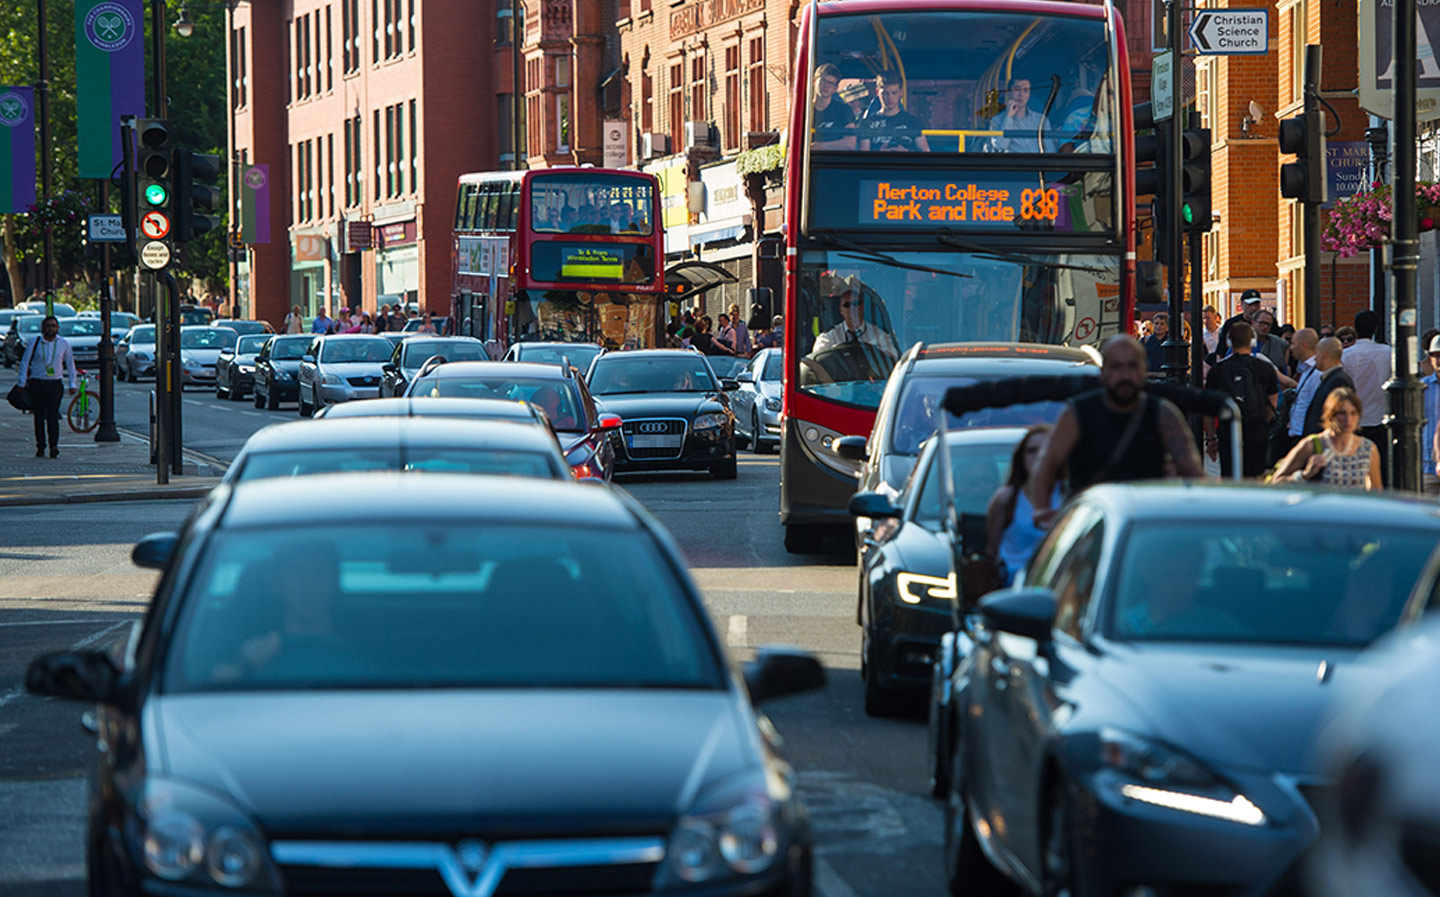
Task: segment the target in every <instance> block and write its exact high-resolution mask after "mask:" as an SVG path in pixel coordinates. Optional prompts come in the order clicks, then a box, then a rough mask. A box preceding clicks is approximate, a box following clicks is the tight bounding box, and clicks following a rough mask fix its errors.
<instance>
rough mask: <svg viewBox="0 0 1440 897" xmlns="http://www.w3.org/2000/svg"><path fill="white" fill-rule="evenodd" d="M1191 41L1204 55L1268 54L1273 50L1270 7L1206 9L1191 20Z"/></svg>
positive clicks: (1197, 51) (1196, 49)
mask: <svg viewBox="0 0 1440 897" xmlns="http://www.w3.org/2000/svg"><path fill="white" fill-rule="evenodd" d="M1190 44H1191V46H1193V47H1194V48H1195V52H1196V53H1199V54H1200V55H1201V56H1264V55H1265V54H1266V53H1267V52H1269V50H1270V10H1268V9H1202V10H1200V11H1199V12H1197V13H1195V21H1194V22H1192V23H1190Z"/></svg>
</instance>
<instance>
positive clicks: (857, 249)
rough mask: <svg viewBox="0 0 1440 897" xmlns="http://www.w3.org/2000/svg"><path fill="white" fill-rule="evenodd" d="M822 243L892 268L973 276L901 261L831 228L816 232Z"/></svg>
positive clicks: (954, 275)
mask: <svg viewBox="0 0 1440 897" xmlns="http://www.w3.org/2000/svg"><path fill="white" fill-rule="evenodd" d="M816 236H818V237H819V238H820V241H821V242H822V243H829V244H831V245H832V246H839V247H840V248H841V249H844V250H847V251H849V252H854V253H857V254H859V255H861V256H864V257H865V258H868V259H871V260H873V261H877V262H883V263H885V264H886V265H890V266H891V267H894V268H904V269H906V270H907V271H920V272H923V273H925V274H945V275H948V276H950V277H974V276H975V275H973V274H966V273H964V272H961V271H946V270H945V269H944V268H932V267H930V266H929V265H917V264H915V263H913V262H902V261H900V260H899V259H897V258H896V257H895V256H893V255H891V254H889V253H888V252H881V251H880V250H878V249H871V248H869V247H868V246H861V245H860V244H858V243H851V242H850V241H849V240H847V239H845V238H844V237H842V236H840V235H839V234H837V233H835V232H834V231H833V230H822V231H818V232H817V233H816Z"/></svg>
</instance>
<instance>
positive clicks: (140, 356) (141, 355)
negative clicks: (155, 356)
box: [130, 351, 150, 361]
mask: <svg viewBox="0 0 1440 897" xmlns="http://www.w3.org/2000/svg"><path fill="white" fill-rule="evenodd" d="M130 354H131V355H132V356H133V357H134V358H135V360H136V361H149V360H150V353H149V352H135V351H131V353H130Z"/></svg>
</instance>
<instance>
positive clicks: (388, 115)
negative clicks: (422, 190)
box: [385, 106, 396, 199]
mask: <svg viewBox="0 0 1440 897" xmlns="http://www.w3.org/2000/svg"><path fill="white" fill-rule="evenodd" d="M395 192H396V191H395V107H394V106H386V107H385V196H386V198H387V199H388V198H389V197H391V196H394V195H395Z"/></svg>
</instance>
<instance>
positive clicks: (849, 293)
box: [810, 290, 900, 358]
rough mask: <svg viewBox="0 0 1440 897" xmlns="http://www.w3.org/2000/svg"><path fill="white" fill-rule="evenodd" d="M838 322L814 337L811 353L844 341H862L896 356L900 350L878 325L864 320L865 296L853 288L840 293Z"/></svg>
mask: <svg viewBox="0 0 1440 897" xmlns="http://www.w3.org/2000/svg"><path fill="white" fill-rule="evenodd" d="M840 318H841V320H840V323H839V324H836V325H835V326H834V327H831V328H830V329H829V330H827V331H825V332H824V333H822V334H820V335H819V336H818V337H816V338H815V348H814V349H812V350H811V353H810V354H812V355H819V354H820V353H821V352H824V351H825V350H826V349H834V348H836V347H837V346H842V345H844V344H845V343H862V344H864V345H867V346H873V347H875V348H877V349H879V350H880V351H882V352H885V353H887V354H889V355H892V356H894V357H896V358H898V357H899V356H900V350H899V349H898V348H897V347H896V345H895V338H894V337H892V336H891V335H890V334H888V333H886V332H885V331H883V330H881V329H880V328H879V327H876V326H874V325H873V324H870V323H869V322H867V321H866V320H865V297H864V296H862V295H860V294H859V293H857V292H856V291H854V290H846V291H845V292H844V293H841V294H840Z"/></svg>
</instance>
